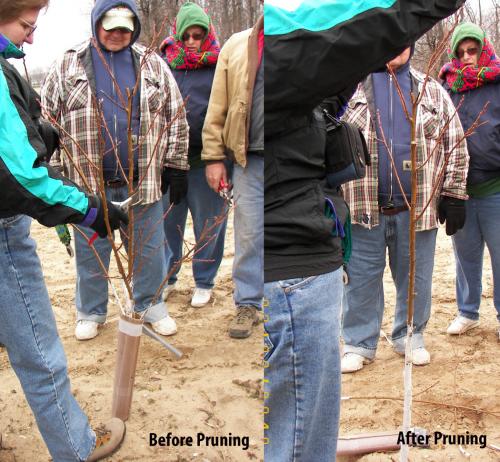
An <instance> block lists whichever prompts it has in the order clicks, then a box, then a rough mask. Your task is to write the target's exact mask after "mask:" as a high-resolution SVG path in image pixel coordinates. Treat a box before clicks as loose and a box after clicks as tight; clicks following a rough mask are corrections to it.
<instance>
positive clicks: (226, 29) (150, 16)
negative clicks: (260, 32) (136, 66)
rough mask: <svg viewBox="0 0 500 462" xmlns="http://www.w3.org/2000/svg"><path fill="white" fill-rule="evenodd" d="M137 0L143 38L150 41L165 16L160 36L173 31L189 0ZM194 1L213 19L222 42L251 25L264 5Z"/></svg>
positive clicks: (243, 1) (239, 0)
mask: <svg viewBox="0 0 500 462" xmlns="http://www.w3.org/2000/svg"><path fill="white" fill-rule="evenodd" d="M136 1H137V7H138V9H139V13H140V16H141V24H142V33H141V38H140V41H141V42H142V43H148V44H149V43H151V40H152V39H153V36H154V32H155V30H156V31H157V32H158V31H159V30H160V29H161V28H162V23H164V20H165V18H167V21H165V25H164V26H163V30H161V32H160V33H159V37H160V38H161V39H163V38H164V37H166V36H167V35H170V34H171V33H172V24H173V22H174V19H175V16H176V15H177V12H178V11H179V8H180V7H181V5H183V4H184V3H185V1H186V0H136ZM193 3H197V4H198V5H200V6H201V7H203V8H205V9H206V10H207V12H208V14H209V15H210V16H211V18H212V20H213V22H214V26H215V30H216V32H217V36H218V38H219V41H220V42H221V45H222V44H224V42H225V41H226V40H227V39H228V38H229V37H230V36H231V35H232V34H234V33H235V32H239V31H242V30H245V29H248V28H249V27H252V26H253V25H254V24H255V23H256V21H257V18H258V17H259V15H260V14H261V13H262V7H261V6H260V3H259V1H258V0H194V1H193ZM160 41H161V40H160ZM156 45H159V43H156Z"/></svg>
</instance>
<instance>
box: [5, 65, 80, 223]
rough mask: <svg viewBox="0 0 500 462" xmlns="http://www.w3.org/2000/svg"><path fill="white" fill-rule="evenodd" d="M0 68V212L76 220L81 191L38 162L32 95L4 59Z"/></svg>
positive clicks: (42, 151)
mask: <svg viewBox="0 0 500 462" xmlns="http://www.w3.org/2000/svg"><path fill="white" fill-rule="evenodd" d="M0 68H1V70H0V184H1V190H2V195H1V198H2V199H1V201H0V214H1V215H0V216H2V215H3V216H8V215H9V214H11V215H14V214H18V213H22V214H25V215H29V216H31V217H33V218H35V219H36V220H38V221H39V222H40V223H42V224H44V225H46V226H54V225H56V224H61V223H80V222H82V221H83V220H84V218H85V216H86V214H87V211H88V209H89V205H90V203H89V199H88V197H87V195H86V194H85V193H84V192H83V191H81V190H80V189H79V188H78V187H77V186H76V185H75V184H73V183H72V182H70V181H69V180H68V179H66V178H64V177H63V176H62V175H60V174H59V173H58V172H56V171H55V170H54V169H52V167H50V166H49V165H48V164H47V163H45V162H44V161H43V160H42V159H44V158H45V156H46V154H47V151H46V148H45V145H44V142H43V140H42V138H41V137H40V134H39V132H38V127H37V122H38V117H39V113H40V108H39V103H38V100H37V99H38V98H37V95H36V93H35V92H34V90H33V89H32V88H31V87H30V86H29V85H28V84H27V83H26V82H24V81H23V80H22V79H21V77H20V75H19V74H18V72H17V71H16V70H15V69H14V68H13V67H12V66H11V65H10V64H9V63H8V62H7V61H6V60H5V59H1V60H0Z"/></svg>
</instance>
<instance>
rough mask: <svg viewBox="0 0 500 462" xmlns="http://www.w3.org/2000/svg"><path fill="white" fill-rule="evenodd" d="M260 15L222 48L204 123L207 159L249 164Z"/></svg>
mask: <svg viewBox="0 0 500 462" xmlns="http://www.w3.org/2000/svg"><path fill="white" fill-rule="evenodd" d="M263 25H264V20H263V17H262V16H261V17H260V18H259V20H258V21H257V23H256V24H255V26H254V27H253V28H252V29H247V30H245V31H243V32H238V33H237V34H234V35H232V36H231V37H230V38H229V40H228V41H227V42H226V44H225V45H224V46H223V47H222V50H221V52H220V55H219V60H218V62H217V68H216V69H215V77H214V82H213V85H212V92H211V94H210V101H209V103H208V110H207V115H206V117H205V124H204V125H203V150H202V153H201V158H202V160H204V161H214V160H224V159H226V157H231V158H234V160H235V161H236V162H237V163H238V164H240V165H241V166H242V167H245V165H246V162H247V160H246V154H247V148H248V132H249V129H250V115H251V110H252V96H253V87H254V84H255V78H256V76H257V70H258V67H259V50H258V34H259V30H260V29H262V27H263Z"/></svg>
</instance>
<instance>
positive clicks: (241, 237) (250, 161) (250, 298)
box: [233, 155, 264, 309]
mask: <svg viewBox="0 0 500 462" xmlns="http://www.w3.org/2000/svg"><path fill="white" fill-rule="evenodd" d="M233 184H234V260H233V281H234V287H235V289H234V302H235V304H236V307H239V306H255V307H257V308H259V309H261V308H262V298H263V296H264V157H259V156H255V155H248V156H247V165H246V167H245V168H243V167H241V166H240V165H238V164H235V166H234V172H233Z"/></svg>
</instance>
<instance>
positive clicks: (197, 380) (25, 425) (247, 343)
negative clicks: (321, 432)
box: [0, 217, 263, 462]
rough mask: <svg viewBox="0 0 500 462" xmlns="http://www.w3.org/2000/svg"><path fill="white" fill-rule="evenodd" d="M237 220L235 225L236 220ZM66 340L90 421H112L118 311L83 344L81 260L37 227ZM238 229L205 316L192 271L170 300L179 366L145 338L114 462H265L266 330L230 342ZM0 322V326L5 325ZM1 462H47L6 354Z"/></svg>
mask: <svg viewBox="0 0 500 462" xmlns="http://www.w3.org/2000/svg"><path fill="white" fill-rule="evenodd" d="M231 221H232V217H231ZM32 235H33V236H34V238H35V239H36V240H37V242H38V251H39V255H40V257H41V260H42V262H43V269H44V274H45V279H46V282H47V286H48V288H49V294H50V298H51V301H52V304H53V307H54V312H55V315H56V320H57V325H58V328H59V333H60V336H61V338H62V341H63V344H64V349H65V351H66V354H67V357H68V368H69V375H70V378H71V382H72V389H73V394H74V395H75V396H76V398H77V400H78V401H79V402H80V403H81V405H82V406H83V408H84V410H85V412H86V413H87V415H88V416H89V418H90V420H91V423H92V424H94V425H96V424H98V423H99V422H101V421H105V420H107V419H108V418H109V416H110V413H111V399H112V390H113V378H114V366H115V355H116V344H117V318H118V312H119V309H118V306H117V305H116V303H110V306H109V317H108V322H107V323H106V324H105V326H104V327H103V328H102V329H101V330H100V335H99V336H98V337H97V338H95V339H93V340H91V341H87V342H79V341H77V340H76V339H75V337H74V335H73V330H74V323H75V309H74V287H75V270H74V261H73V259H70V258H69V257H68V255H67V253H66V250H65V248H64V246H63V245H62V244H60V242H59V241H58V239H57V236H56V233H55V230H52V229H46V228H43V227H42V226H40V225H38V224H36V223H35V224H34V225H33V227H32ZM232 257H233V234H232V226H230V227H229V229H228V235H227V239H226V249H225V258H224V261H223V263H222V266H221V269H220V271H219V275H218V278H217V281H216V289H215V291H214V295H215V297H214V299H213V301H212V302H211V303H210V304H209V305H208V306H206V307H203V308H198V309H196V308H192V307H191V306H190V304H189V302H190V300H191V292H192V289H193V287H194V282H193V280H192V276H191V265H190V264H185V265H184V266H183V268H182V272H181V275H180V278H179V283H178V285H177V287H178V290H177V291H175V292H173V293H172V295H171V297H170V298H169V303H168V305H169V310H170V314H171V315H172V316H173V317H174V318H175V319H176V321H177V325H178V328H179V332H178V333H177V334H176V335H175V336H173V337H170V341H171V342H172V343H173V344H174V345H175V346H176V347H177V348H179V349H180V350H182V351H183V352H184V357H183V358H182V359H180V360H176V359H174V358H173V357H172V356H171V355H170V354H169V353H168V352H167V351H166V350H165V349H163V347H162V346H161V345H160V344H158V343H157V342H154V341H153V340H151V339H150V338H148V337H143V338H142V340H141V346H140V353H139V361H138V365H137V375H136V381H135V391H134V397H133V402H132V410H131V416H130V419H129V421H128V422H127V435H126V438H125V442H124V444H123V446H122V448H121V450H120V451H119V452H118V453H117V454H115V455H114V456H112V457H111V458H110V459H109V460H113V461H162V462H163V461H167V462H168V461H176V462H187V461H200V462H202V461H204V462H206V461H211V462H212V461H228V462H229V461H235V462H243V461H262V460H263V450H262V438H263V425H262V392H261V381H262V376H263V372H262V365H261V353H262V333H263V331H262V324H260V325H259V326H258V327H257V328H256V330H255V333H254V335H252V337H251V338H249V339H246V340H233V339H230V338H229V337H228V335H227V327H228V324H229V322H230V321H231V319H232V316H233V312H234V306H233V301H232V281H231V265H232ZM0 322H1V321H0ZM150 432H154V433H157V434H158V435H162V436H165V435H166V434H167V433H168V432H172V433H173V434H174V435H178V436H192V437H193V438H194V440H196V435H197V433H198V432H201V433H204V434H205V435H207V436H228V435H229V434H230V433H231V434H232V435H233V436H235V435H238V436H241V437H243V436H248V437H250V447H249V449H248V450H246V451H244V450H242V449H241V447H234V446H233V447H205V446H200V447H197V446H196V445H194V446H193V447H182V448H180V447H176V448H172V447H170V448H167V447H164V448H158V447H156V448H152V447H149V434H150ZM0 434H3V447H7V448H10V449H3V450H2V449H1V448H0V462H6V461H9V462H10V461H14V460H15V461H20V462H24V461H29V462H35V461H36V462H38V461H47V460H50V457H49V454H48V451H47V449H46V447H45V444H44V443H43V440H42V438H41V436H40V433H39V432H38V430H37V426H36V424H35V421H34V418H33V416H32V414H31V411H30V409H29V407H28V405H27V402H26V400H25V398H24V395H23V392H22V390H21V387H20V385H19V382H18V381H17V378H16V377H15V375H14V373H13V372H12V370H11V368H10V366H9V363H8V359H7V354H6V352H5V350H4V349H0Z"/></svg>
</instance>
